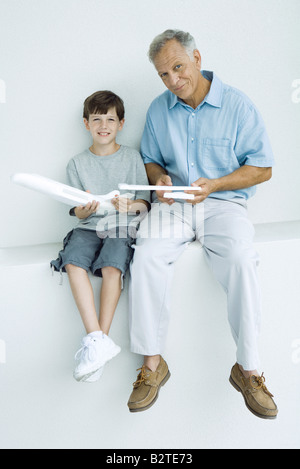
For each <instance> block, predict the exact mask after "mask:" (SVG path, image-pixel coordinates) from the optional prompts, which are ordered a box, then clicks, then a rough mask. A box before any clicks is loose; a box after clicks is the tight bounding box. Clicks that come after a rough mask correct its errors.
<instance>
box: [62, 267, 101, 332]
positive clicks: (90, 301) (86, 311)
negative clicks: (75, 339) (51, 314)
mask: <svg viewBox="0 0 300 469" xmlns="http://www.w3.org/2000/svg"><path fill="white" fill-rule="evenodd" d="M65 269H66V271H67V273H68V277H69V281H70V286H71V290H72V293H73V297H74V299H75V302H76V305H77V308H78V311H79V313H80V316H81V319H82V322H83V325H84V327H85V329H86V333H87V334H90V333H91V332H95V331H100V325H99V322H98V318H97V311H96V307H95V301H94V292H93V287H92V285H91V282H90V279H89V276H88V273H87V272H86V270H85V269H83V268H81V267H77V266H75V265H72V264H67V265H66V266H65Z"/></svg>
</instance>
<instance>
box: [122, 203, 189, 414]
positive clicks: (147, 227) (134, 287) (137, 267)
mask: <svg viewBox="0 0 300 469" xmlns="http://www.w3.org/2000/svg"><path fill="white" fill-rule="evenodd" d="M182 208H183V207H180V206H177V205H175V204H174V205H173V206H171V207H170V206H168V205H166V204H162V205H161V209H160V207H159V206H158V205H157V206H154V208H152V210H151V211H150V213H149V216H148V218H147V219H146V220H144V222H143V223H142V225H141V228H140V231H139V238H138V239H137V243H136V246H135V254H134V259H133V262H132V265H131V283H130V308H129V311H130V315H129V326H130V338H131V351H132V352H134V353H137V354H141V355H144V365H143V366H142V368H141V369H140V370H141V371H140V373H139V375H138V378H137V381H136V382H135V383H134V389H133V392H132V394H131V396H130V398H129V401H128V407H129V410H130V411H131V412H140V411H143V410H146V409H148V408H149V407H151V406H152V405H153V404H154V402H155V401H156V399H157V397H158V392H159V389H160V387H161V386H163V385H164V384H165V382H166V381H167V380H168V379H169V377H170V372H169V369H168V366H167V364H166V362H165V361H164V359H163V358H162V356H161V354H162V352H163V350H164V346H165V342H166V337H167V331H168V324H169V317H170V301H171V298H170V293H171V283H172V279H173V271H174V262H175V261H176V259H178V257H179V256H180V254H181V253H182V252H183V250H184V249H185V247H186V245H187V242H190V241H192V240H193V239H194V233H193V230H192V228H191V226H190V225H189V223H185V222H184V219H185V218H186V217H185V214H184V211H183V210H182ZM191 209H192V207H189V208H188V209H187V212H190V213H191ZM150 215H151V216H150ZM187 218H188V217H187ZM151 235H152V236H153V238H152V237H151Z"/></svg>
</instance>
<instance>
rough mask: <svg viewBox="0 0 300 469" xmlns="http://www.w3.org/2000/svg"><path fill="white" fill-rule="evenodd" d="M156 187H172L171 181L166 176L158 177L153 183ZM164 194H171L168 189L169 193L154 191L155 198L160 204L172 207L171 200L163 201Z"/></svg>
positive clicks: (172, 201)
mask: <svg viewBox="0 0 300 469" xmlns="http://www.w3.org/2000/svg"><path fill="white" fill-rule="evenodd" d="M155 185H156V186H173V183H172V179H171V178H170V176H168V175H167V174H164V175H162V176H160V178H159V179H158V180H157V181H156V183H155ZM165 192H172V189H171V188H170V190H169V191H167V190H165V191H156V195H157V198H158V200H159V201H160V202H164V203H165V204H169V205H172V204H173V203H174V200H173V199H165V198H164V193H165Z"/></svg>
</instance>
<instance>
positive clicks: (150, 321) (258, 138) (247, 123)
mask: <svg viewBox="0 0 300 469" xmlns="http://www.w3.org/2000/svg"><path fill="white" fill-rule="evenodd" d="M149 58H150V61H151V62H153V63H154V66H155V68H156V70H157V72H158V75H159V77H160V78H161V79H162V81H163V82H164V84H165V86H166V87H167V90H166V91H165V92H164V93H163V94H162V95H160V96H158V97H157V98H156V99H155V100H154V101H153V102H152V104H151V106H150V108H149V110H148V113H147V118H146V124H145V129H144V133H143V137H142V143H141V154H142V157H143V159H144V163H145V165H146V170H147V174H148V179H149V181H150V184H153V185H158V186H166V189H168V190H170V187H169V186H172V185H174V186H189V187H190V186H193V187H196V189H194V190H193V192H192V191H187V193H193V194H194V195H195V197H194V200H184V201H181V203H180V202H177V201H176V202H175V200H174V199H172V198H171V199H170V198H169V199H166V198H164V193H165V191H161V190H158V191H156V200H155V202H154V203H153V204H152V209H151V211H150V213H149V214H148V217H147V218H146V219H145V220H144V221H143V222H142V223H141V227H140V231H139V233H138V238H137V243H136V247H135V256H134V261H133V264H132V266H131V277H132V280H131V287H130V297H131V301H130V303H131V308H130V311H131V312H130V335H131V350H132V352H134V353H137V354H141V355H144V365H143V366H142V368H140V370H139V371H140V373H139V375H138V378H137V380H136V382H135V383H134V388H133V391H132V394H131V396H130V398H129V401H128V407H129V410H130V411H131V412H139V411H143V410H146V409H148V408H149V407H151V406H152V405H153V403H154V402H155V401H156V399H157V397H158V392H159V390H160V387H161V386H162V385H163V384H165V383H166V381H167V380H168V379H169V377H170V372H169V369H168V365H167V363H166V362H165V361H164V359H163V358H162V353H163V351H164V345H165V341H166V336H167V328H168V320H169V317H170V286H171V281H172V274H173V265H174V262H175V261H176V259H177V258H178V257H179V255H180V254H181V253H182V252H183V250H184V248H185V247H186V244H187V243H189V242H191V241H193V240H194V239H198V240H199V241H200V243H201V244H202V246H203V248H204V251H205V255H206V258H207V261H208V263H209V265H210V267H211V268H212V271H213V273H214V274H215V276H216V278H217V279H218V281H219V282H220V283H221V285H222V287H223V288H224V290H225V292H226V293H227V298H228V301H227V304H228V318H229V323H230V327H231V332H232V335H233V338H234V340H235V342H236V346H237V356H236V364H235V365H234V366H233V368H232V370H231V374H230V382H231V384H232V385H233V386H234V387H235V388H236V389H237V390H238V391H239V392H241V393H242V394H243V396H244V399H245V403H246V405H247V407H248V409H249V410H250V411H251V412H253V413H254V414H255V415H256V416H258V417H261V418H267V419H271V418H276V416H277V412H278V410H277V406H276V404H275V402H274V401H273V399H272V397H273V396H272V394H271V393H270V392H269V391H268V389H267V387H266V385H265V384H264V383H265V378H264V376H263V375H262V376H259V373H258V372H257V369H258V367H259V354H258V347H257V337H258V331H259V325H260V314H261V309H260V291H259V285H258V279H257V264H258V255H257V253H256V252H255V250H254V248H253V235H254V229H253V226H252V224H251V223H250V221H249V219H248V216H247V199H248V198H249V197H251V196H253V195H254V193H255V186H256V185H257V184H260V183H262V182H264V181H267V180H269V179H270V178H271V175H272V165H273V154H272V150H271V146H270V143H269V139H268V136H267V134H266V130H265V126H264V124H263V121H262V118H261V116H260V114H259V112H258V111H257V109H256V108H255V106H254V105H253V103H252V102H251V101H250V100H249V98H247V96H245V95H244V94H243V93H242V92H240V91H238V90H237V89H235V88H232V87H230V86H228V85H226V84H224V83H222V82H221V81H220V79H219V78H218V77H217V76H216V75H215V73H213V72H209V71H201V56H200V52H199V51H198V49H197V47H196V44H195V41H194V39H193V37H192V36H191V35H190V34H189V33H186V32H183V31H179V30H167V31H165V32H164V33H162V34H160V35H159V36H157V37H156V38H155V39H154V40H153V42H152V44H151V46H150V50H149Z"/></svg>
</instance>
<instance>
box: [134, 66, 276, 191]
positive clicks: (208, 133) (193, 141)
mask: <svg viewBox="0 0 300 469" xmlns="http://www.w3.org/2000/svg"><path fill="white" fill-rule="evenodd" d="M201 73H202V75H203V76H204V77H205V78H207V79H208V80H210V81H211V87H210V91H209V93H208V94H207V95H206V97H205V99H204V100H203V101H202V102H201V103H200V104H199V106H198V107H197V108H196V109H193V108H192V107H190V106H188V105H187V104H185V103H184V102H183V101H182V100H181V99H180V98H178V97H177V96H176V95H174V94H173V93H171V91H169V90H167V91H165V92H164V93H163V94H162V95H160V96H158V97H157V98H156V99H155V100H154V101H153V102H152V104H151V105H150V107H149V110H148V112H147V117H146V124H145V128H144V133H143V137H142V142H141V155H142V157H143V160H144V163H145V164H147V163H156V164H159V165H160V166H162V167H163V168H164V169H166V170H167V172H168V174H169V176H170V177H171V179H172V182H173V185H175V186H177V185H180V186H182V185H183V186H190V185H191V184H192V183H193V182H195V181H196V180H197V179H199V178H200V177H204V178H209V179H215V178H219V177H222V176H225V175H227V174H230V173H232V172H233V171H235V170H236V169H238V168H239V167H240V166H242V165H249V166H258V167H271V166H273V164H274V157H273V152H272V149H271V145H270V142H269V138H268V135H267V133H266V129H265V125H264V122H263V120H262V117H261V115H260V113H259V112H258V110H257V109H256V107H255V106H254V104H253V103H252V102H251V101H250V99H249V98H248V97H247V96H246V95H245V94H244V93H242V92H241V91H239V90H237V89H235V88H233V87H231V86H228V85H226V84H224V83H222V81H221V80H219V78H218V77H217V76H216V75H215V74H214V73H213V72H209V71H202V72H201ZM255 191H256V187H255V186H254V187H250V188H246V189H241V190H236V191H222V192H215V193H213V194H211V195H210V196H211V197H217V198H221V199H231V198H233V197H242V198H244V199H248V198H249V197H251V196H253V195H254V193H255Z"/></svg>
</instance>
